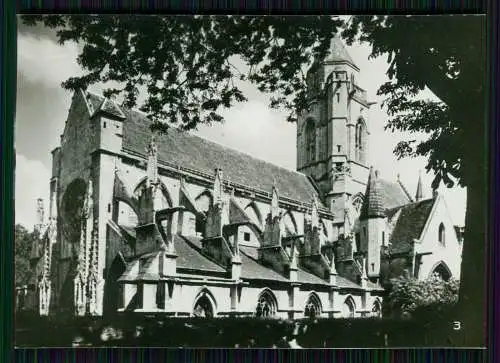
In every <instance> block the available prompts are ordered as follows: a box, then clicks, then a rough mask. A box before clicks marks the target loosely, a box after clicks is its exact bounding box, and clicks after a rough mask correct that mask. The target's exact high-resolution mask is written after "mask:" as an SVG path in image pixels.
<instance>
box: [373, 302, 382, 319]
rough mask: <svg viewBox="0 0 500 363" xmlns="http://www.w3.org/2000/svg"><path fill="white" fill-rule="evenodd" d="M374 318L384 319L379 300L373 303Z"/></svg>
mask: <svg viewBox="0 0 500 363" xmlns="http://www.w3.org/2000/svg"><path fill="white" fill-rule="evenodd" d="M372 316H373V317H375V318H381V317H382V308H381V307H380V302H379V301H378V300H377V301H375V302H374V303H373V307H372Z"/></svg>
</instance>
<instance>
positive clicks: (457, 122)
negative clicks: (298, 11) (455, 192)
mask: <svg viewBox="0 0 500 363" xmlns="http://www.w3.org/2000/svg"><path fill="white" fill-rule="evenodd" d="M484 20H485V19H484V17H483V16H439V17H436V16H415V17H413V16H383V17H381V16H356V17H353V19H352V20H351V21H350V23H349V25H348V26H347V28H346V30H345V31H344V33H343V35H344V36H345V38H346V39H347V41H348V43H352V42H353V41H354V40H359V41H362V42H367V43H369V44H370V45H371V47H372V53H371V56H373V57H377V56H381V55H386V56H387V57H388V61H389V66H388V70H387V75H388V77H389V81H388V82H386V83H384V84H383V85H382V86H381V87H380V89H379V91H378V94H379V95H383V96H385V100H384V103H383V105H384V106H385V107H386V108H387V111H388V115H389V120H388V122H387V124H386V126H385V128H386V129H389V130H391V131H396V130H397V131H402V132H407V133H409V134H410V135H411V134H414V133H425V134H428V135H429V136H428V138H427V139H425V140H423V141H420V142H417V141H416V139H415V138H413V139H409V140H401V141H400V142H399V144H398V145H397V147H396V149H395V154H396V155H397V156H398V157H399V158H402V157H407V156H425V157H427V160H428V162H427V170H433V171H434V172H435V174H436V178H435V180H434V183H433V186H434V187H437V186H438V184H439V183H440V182H441V181H443V182H444V183H445V184H446V185H447V186H448V187H451V186H453V185H454V180H457V181H458V182H459V183H460V185H462V186H467V185H468V184H469V181H468V179H467V178H468V177H469V176H470V171H471V170H470V169H467V168H464V167H463V166H464V157H465V158H467V155H466V154H467V153H468V151H469V150H467V146H468V145H470V146H471V147H473V148H478V147H479V148H481V147H482V148H484V147H485V145H484V135H482V134H481V133H480V132H478V131H479V130H480V129H481V127H480V126H481V125H480V124H484V123H485V113H484V106H485V102H484V100H485V90H484V88H485V87H484V83H485V77H484V76H485V69H486V42H485V30H486V28H485V23H484ZM425 88H427V89H429V90H430V91H432V92H433V93H434V94H435V95H436V96H437V97H438V98H439V99H440V101H436V100H430V99H427V100H425V99H421V98H419V97H418V96H419V93H420V92H421V91H423V90H424V89H425ZM470 167H471V166H469V168H470Z"/></svg>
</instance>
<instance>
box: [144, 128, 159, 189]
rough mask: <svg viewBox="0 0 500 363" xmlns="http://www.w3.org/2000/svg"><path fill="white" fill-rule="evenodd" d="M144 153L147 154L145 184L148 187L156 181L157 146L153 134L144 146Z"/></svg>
mask: <svg viewBox="0 0 500 363" xmlns="http://www.w3.org/2000/svg"><path fill="white" fill-rule="evenodd" d="M146 154H147V156H148V161H147V167H146V169H147V181H146V186H147V187H149V186H150V185H151V184H156V183H157V182H158V147H157V146H156V143H155V137H154V135H152V136H151V141H150V143H149V145H148V147H147V148H146Z"/></svg>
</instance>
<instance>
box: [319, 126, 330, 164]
mask: <svg viewBox="0 0 500 363" xmlns="http://www.w3.org/2000/svg"><path fill="white" fill-rule="evenodd" d="M327 149H328V142H327V128H326V127H325V126H323V127H319V128H318V151H319V159H320V160H323V159H325V158H326V157H327V156H328V152H327Z"/></svg>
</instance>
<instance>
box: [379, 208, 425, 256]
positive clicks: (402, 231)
mask: <svg viewBox="0 0 500 363" xmlns="http://www.w3.org/2000/svg"><path fill="white" fill-rule="evenodd" d="M434 201H435V200H434V199H426V200H423V201H420V202H416V203H410V204H407V205H405V206H403V207H401V208H396V209H398V210H399V218H398V219H397V221H396V223H395V226H394V229H393V231H392V234H391V237H390V240H389V241H390V243H391V246H390V249H389V250H390V252H391V253H400V252H406V251H410V249H411V248H412V242H413V240H414V239H418V238H419V237H420V235H421V234H422V231H423V229H424V227H425V225H426V222H427V220H428V218H429V216H430V213H431V211H432V208H433V206H434ZM388 213H395V211H394V210H391V211H388Z"/></svg>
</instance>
